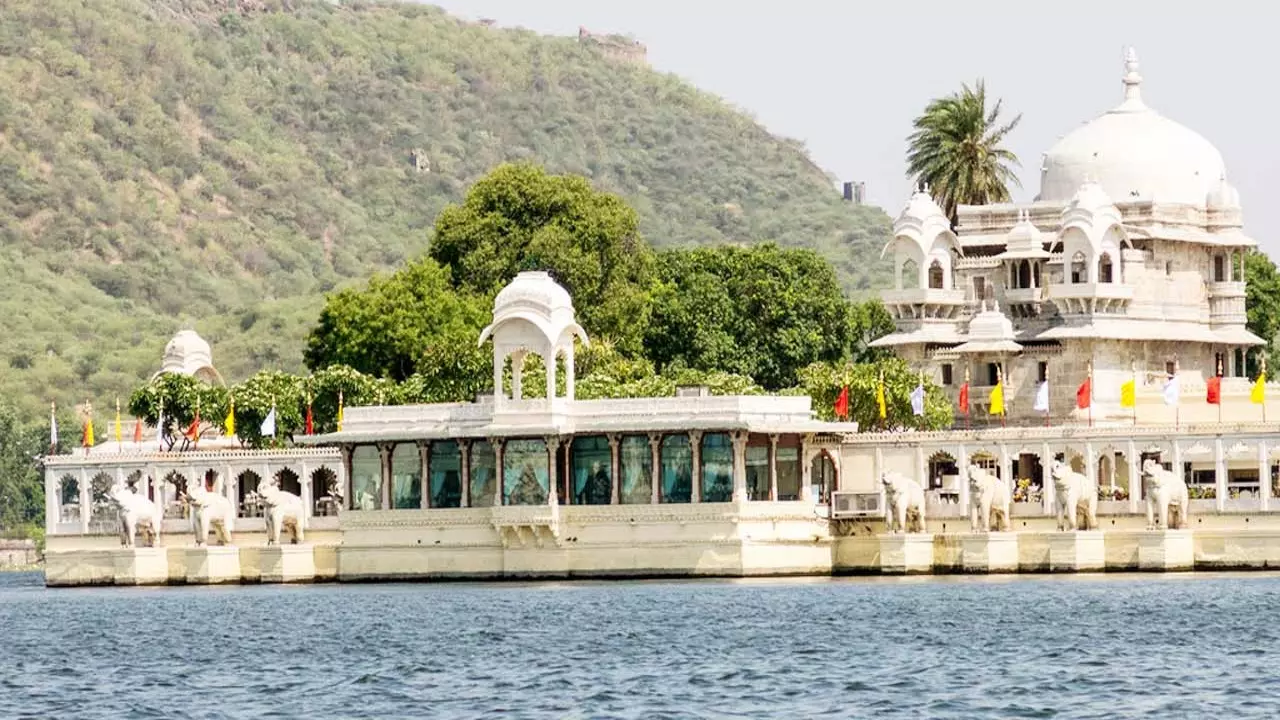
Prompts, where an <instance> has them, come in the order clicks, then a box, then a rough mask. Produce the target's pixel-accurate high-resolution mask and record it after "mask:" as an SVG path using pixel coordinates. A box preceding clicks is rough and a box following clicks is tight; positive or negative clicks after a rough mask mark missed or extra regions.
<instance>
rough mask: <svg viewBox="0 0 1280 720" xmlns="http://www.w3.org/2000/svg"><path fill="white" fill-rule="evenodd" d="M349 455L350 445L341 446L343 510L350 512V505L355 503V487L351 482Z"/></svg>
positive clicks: (350, 451)
mask: <svg viewBox="0 0 1280 720" xmlns="http://www.w3.org/2000/svg"><path fill="white" fill-rule="evenodd" d="M351 453H352V447H351V446H350V445H343V446H342V475H343V478H342V487H343V488H344V490H343V491H342V494H343V498H342V509H343V510H350V509H351V508H352V507H353V506H352V503H353V502H355V499H354V497H353V496H354V495H355V487H354V483H352V481H351Z"/></svg>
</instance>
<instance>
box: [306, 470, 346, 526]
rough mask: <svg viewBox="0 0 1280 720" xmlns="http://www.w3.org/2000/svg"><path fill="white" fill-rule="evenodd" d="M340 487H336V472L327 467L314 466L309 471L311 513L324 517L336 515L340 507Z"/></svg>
mask: <svg viewBox="0 0 1280 720" xmlns="http://www.w3.org/2000/svg"><path fill="white" fill-rule="evenodd" d="M341 496H342V488H340V487H338V474H337V473H335V472H334V471H333V470H330V469H329V468H327V467H319V468H316V470H315V471H314V472H312V473H311V505H312V513H311V514H312V515H315V516H316V517H324V516H328V515H337V514H338V508H340V507H342V501H341V500H340V498H341Z"/></svg>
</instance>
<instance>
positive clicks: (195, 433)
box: [182, 408, 200, 442]
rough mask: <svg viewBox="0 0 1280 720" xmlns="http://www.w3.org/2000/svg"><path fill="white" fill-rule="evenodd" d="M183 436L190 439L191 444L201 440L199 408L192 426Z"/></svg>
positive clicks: (188, 427)
mask: <svg viewBox="0 0 1280 720" xmlns="http://www.w3.org/2000/svg"><path fill="white" fill-rule="evenodd" d="M182 434H183V435H186V436H187V437H188V438H190V439H191V442H196V441H198V440H199V439H200V409H199V408H196V416H195V417H194V418H192V420H191V424H190V425H189V426H187V429H186V432H184V433H182Z"/></svg>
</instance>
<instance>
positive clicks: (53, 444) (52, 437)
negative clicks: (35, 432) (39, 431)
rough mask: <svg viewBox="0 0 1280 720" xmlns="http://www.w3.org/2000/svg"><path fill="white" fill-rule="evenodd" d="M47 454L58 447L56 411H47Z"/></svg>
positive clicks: (51, 409)
mask: <svg viewBox="0 0 1280 720" xmlns="http://www.w3.org/2000/svg"><path fill="white" fill-rule="evenodd" d="M49 447H50V448H51V449H50V451H49V452H53V451H54V450H56V449H57V447H58V411H57V410H55V409H53V408H50V409H49Z"/></svg>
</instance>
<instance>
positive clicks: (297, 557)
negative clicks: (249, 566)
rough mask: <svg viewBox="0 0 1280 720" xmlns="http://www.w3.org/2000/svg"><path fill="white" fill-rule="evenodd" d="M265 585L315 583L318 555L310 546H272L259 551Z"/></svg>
mask: <svg viewBox="0 0 1280 720" xmlns="http://www.w3.org/2000/svg"><path fill="white" fill-rule="evenodd" d="M258 558H259V567H260V568H261V569H262V571H261V578H262V582H264V583H298V582H307V583H309V582H315V580H316V554H315V550H314V549H313V548H312V546H310V545H271V546H268V547H264V548H262V549H261V550H260V551H259V554H258Z"/></svg>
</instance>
